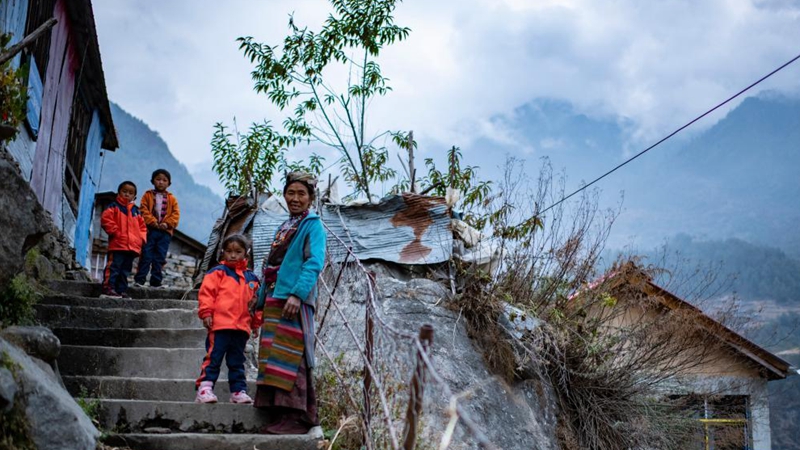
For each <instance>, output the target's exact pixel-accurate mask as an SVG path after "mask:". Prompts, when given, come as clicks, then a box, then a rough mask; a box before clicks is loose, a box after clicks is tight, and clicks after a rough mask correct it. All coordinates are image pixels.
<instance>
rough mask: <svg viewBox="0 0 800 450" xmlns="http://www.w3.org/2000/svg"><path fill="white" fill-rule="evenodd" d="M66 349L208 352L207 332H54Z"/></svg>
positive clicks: (182, 329) (172, 329) (201, 330)
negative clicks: (102, 348) (174, 349)
mask: <svg viewBox="0 0 800 450" xmlns="http://www.w3.org/2000/svg"><path fill="white" fill-rule="evenodd" d="M53 332H54V333H55V335H56V336H58V339H60V340H61V342H62V343H63V344H64V345H98V344H99V345H102V346H105V347H158V348H205V341H206V334H207V333H206V330H205V329H204V328H55V329H54V330H53Z"/></svg>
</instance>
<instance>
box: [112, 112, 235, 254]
mask: <svg viewBox="0 0 800 450" xmlns="http://www.w3.org/2000/svg"><path fill="white" fill-rule="evenodd" d="M111 114H112V115H113V117H114V125H116V128H117V135H118V136H119V142H120V148H119V149H117V151H116V152H108V153H106V157H105V162H104V163H103V173H102V178H101V183H100V191H101V192H102V191H113V190H116V189H117V185H118V184H119V183H120V182H121V181H122V180H131V181H133V182H134V183H136V185H137V186H138V187H139V198H141V196H142V193H143V192H144V191H145V190H147V189H151V188H152V185H151V184H150V175H151V174H152V172H153V170H155V169H158V168H164V169H167V170H169V172H170V173H171V174H172V186H171V187H170V191H171V192H172V193H173V194H175V196H176V197H177V198H178V202H179V204H180V208H181V222H180V225H179V226H178V229H180V230H181V231H183V232H184V233H186V234H188V235H190V236H192V237H193V238H195V239H197V240H199V241H200V242H203V243H205V242H206V240H207V239H208V234H209V233H210V232H211V227H212V225H213V224H214V221H215V220H216V219H217V218H218V217H219V215H220V214H221V212H222V206H223V201H222V198H220V197H219V196H218V195H216V194H214V193H213V192H212V191H211V189H209V188H208V187H206V186H203V185H200V184H198V183H196V182H195V181H194V178H192V176H191V174H190V173H189V171H188V169H187V168H186V166H184V165H183V164H181V163H180V162H178V160H176V159H175V157H174V156H172V153H171V152H170V151H169V147H167V143H166V142H164V140H163V139H161V137H160V136H159V135H158V132H156V131H154V130H153V129H151V128H150V127H149V126H148V125H147V124H146V123H144V122H143V121H141V120H140V119H138V118H136V117H134V116H132V115H131V114H129V113H127V112H126V111H125V110H123V109H122V108H121V107H120V106H119V105H117V104H115V103H112V104H111Z"/></svg>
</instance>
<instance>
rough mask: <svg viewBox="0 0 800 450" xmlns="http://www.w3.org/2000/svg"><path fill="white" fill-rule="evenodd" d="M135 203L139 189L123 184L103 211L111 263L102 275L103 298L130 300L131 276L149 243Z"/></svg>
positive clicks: (108, 262)
mask: <svg viewBox="0 0 800 450" xmlns="http://www.w3.org/2000/svg"><path fill="white" fill-rule="evenodd" d="M134 200H136V185H135V184H133V182H131V181H123V182H122V183H120V185H119V187H118V188H117V199H116V200H115V201H113V202H111V204H110V205H108V207H107V208H106V210H105V211H103V214H102V215H101V217H100V224H101V225H102V227H103V230H105V232H106V233H107V234H108V260H107V262H106V269H105V271H104V272H103V294H102V297H112V298H121V297H124V298H129V296H128V294H126V293H125V291H127V290H128V275H130V273H131V269H132V268H133V260H134V259H136V257H137V256H139V253H140V252H141V251H142V244H144V242H145V241H146V240H147V227H146V226H145V225H144V220H142V216H141V214H139V209H138V208H137V207H136V204H135V203H134Z"/></svg>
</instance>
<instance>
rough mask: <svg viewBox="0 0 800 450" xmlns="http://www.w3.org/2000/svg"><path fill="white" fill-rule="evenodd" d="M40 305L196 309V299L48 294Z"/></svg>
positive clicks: (134, 308) (132, 308)
mask: <svg viewBox="0 0 800 450" xmlns="http://www.w3.org/2000/svg"><path fill="white" fill-rule="evenodd" d="M39 304H40V305H62V306H84V307H89V308H112V309H113V308H117V309H131V310H150V311H154V310H157V309H189V310H192V309H196V308H197V300H172V299H129V298H97V297H76V296H70V295H48V296H46V297H44V298H42V299H41V300H39Z"/></svg>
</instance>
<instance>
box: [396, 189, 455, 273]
mask: <svg viewBox="0 0 800 450" xmlns="http://www.w3.org/2000/svg"><path fill="white" fill-rule="evenodd" d="M403 202H404V203H405V206H406V207H405V208H404V209H401V210H400V211H398V212H397V214H395V215H394V217H392V219H391V221H390V222H391V224H392V225H394V226H395V227H403V226H406V227H411V229H412V230H413V232H414V240H413V241H411V242H410V243H409V244H408V245H406V246H405V247H403V249H402V250H401V251H400V262H404V263H405V262H411V261H415V260H418V259H424V258H425V257H426V256H428V255H429V254H430V253H431V248H430V247H428V246H426V245H424V244H423V243H422V235H423V234H425V231H426V230H427V229H428V227H430V226H431V225H433V219H432V218H431V215H430V210H431V209H432V208H433V207H434V206H438V205H440V204H441V203H442V200H441V199H440V198H436V197H425V196H422V195H415V194H403Z"/></svg>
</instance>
